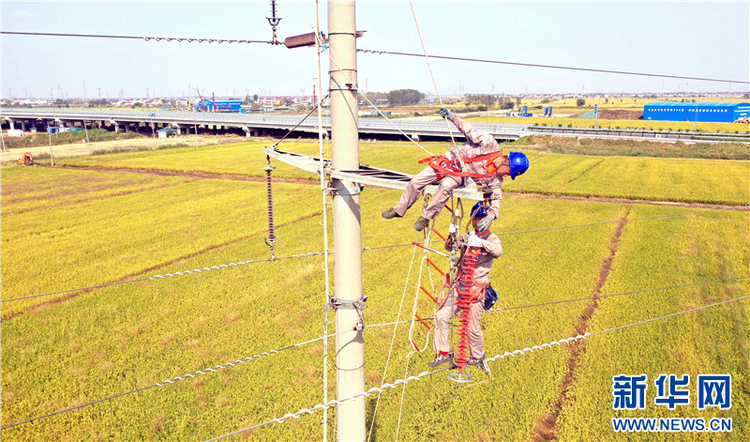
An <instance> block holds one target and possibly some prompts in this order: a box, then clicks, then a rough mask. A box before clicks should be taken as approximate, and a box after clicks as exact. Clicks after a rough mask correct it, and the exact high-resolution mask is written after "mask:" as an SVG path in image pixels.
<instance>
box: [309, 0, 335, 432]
mask: <svg viewBox="0 0 750 442" xmlns="http://www.w3.org/2000/svg"><path fill="white" fill-rule="evenodd" d="M321 39H322V37H321V32H320V11H319V6H318V0H315V60H316V62H317V68H318V94H317V95H318V96H317V101H316V108H317V110H318V153H319V154H320V172H319V175H320V190H321V194H322V200H323V253H324V258H323V274H324V280H325V281H324V282H325V288H326V291H325V303H326V304H325V305H326V307H324V308H323V336H327V335H328V325H329V324H331V321H329V320H328V308H327V306H328V305H329V304H330V302H331V280H330V272H329V269H328V207H327V205H326V204H327V202H328V189H327V188H326V176H325V157H324V156H323V100H322V99H321V95H322V94H323V78H322V77H323V71H322V69H321V66H320V52H321ZM313 95H315V93H314V91H313ZM329 95H330V91H328V94H327V95H326V96H329ZM328 365H329V364H328V340H327V339H326V340H324V341H323V402H328ZM323 442H328V410H325V411H323Z"/></svg>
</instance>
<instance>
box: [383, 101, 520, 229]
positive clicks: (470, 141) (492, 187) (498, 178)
mask: <svg viewBox="0 0 750 442" xmlns="http://www.w3.org/2000/svg"><path fill="white" fill-rule="evenodd" d="M439 112H440V115H442V116H443V117H444V118H447V119H449V120H451V122H453V124H454V125H456V127H457V128H458V130H460V131H461V133H463V134H464V136H466V140H467V141H466V142H465V143H464V144H461V145H459V146H456V147H454V148H453V149H451V150H449V151H448V152H446V153H445V155H439V156H434V157H429V158H426V159H424V160H422V161H420V162H427V163H428V167H426V168H424V169H423V170H422V171H421V172H419V173H418V174H416V175H414V177H413V178H412V179H411V181H409V185H408V186H407V187H406V190H405V191H404V193H403V194H402V195H401V198H400V199H399V201H398V203H397V204H396V205H395V206H393V207H391V208H390V209H388V210H386V211H385V212H383V218H385V219H392V218H401V217H403V216H404V214H405V213H406V211H407V210H409V208H410V207H411V206H412V205H413V204H414V203H415V202H416V201H417V199H419V197H420V196H421V195H422V192H423V191H424V188H425V187H427V186H428V185H430V184H433V183H436V182H438V181H440V185H439V186H438V190H437V192H436V193H435V196H434V197H433V198H432V199H431V200H430V202H429V203H428V204H427V206H426V207H425V208H424V210H423V211H422V215H421V216H420V217H419V219H418V220H417V222H416V223H414V228H415V229H416V230H417V231H422V230H423V229H424V228H425V227H427V226H428V225H429V223H430V221H431V220H433V219H435V217H436V216H437V215H438V213H440V211H441V210H442V208H443V206H445V203H446V202H447V201H448V199H449V198H450V196H451V192H452V191H453V189H455V188H457V187H460V186H463V185H465V183H466V182H467V180H468V179H469V178H471V179H473V180H474V181H475V182H476V184H477V185H478V187H479V188H480V189H479V190H481V191H482V192H483V193H485V194H487V195H489V200H490V207H489V209H488V210H489V211H488V213H487V216H485V217H484V218H483V219H482V223H483V226H482V227H483V228H484V229H485V230H487V229H489V226H490V224H492V221H493V220H495V219H497V217H498V215H499V211H500V200H501V199H502V190H501V186H502V184H503V178H504V177H506V176H509V177H510V178H511V179H513V180H515V179H516V177H517V176H519V175H522V174H523V173H525V172H526V171H527V170H528V169H529V158H528V157H527V156H526V155H524V154H523V153H521V152H510V154H509V155H504V154H503V149H502V148H501V147H500V145H499V144H498V143H497V141H496V140H495V138H494V137H493V136H492V135H491V134H489V133H486V132H481V131H479V130H477V129H475V128H474V127H473V126H471V125H470V124H469V123H467V122H466V121H464V120H463V119H461V118H459V117H458V116H456V114H454V113H453V112H451V111H450V110H448V109H446V108H444V107H441V108H440V111H439Z"/></svg>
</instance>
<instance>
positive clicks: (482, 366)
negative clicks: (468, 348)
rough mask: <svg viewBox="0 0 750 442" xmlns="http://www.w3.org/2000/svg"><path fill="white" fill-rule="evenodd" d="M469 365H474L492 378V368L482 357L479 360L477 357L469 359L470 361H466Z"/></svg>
mask: <svg viewBox="0 0 750 442" xmlns="http://www.w3.org/2000/svg"><path fill="white" fill-rule="evenodd" d="M466 364H467V365H474V366H476V367H477V368H478V369H480V370H482V371H483V372H484V373H485V374H486V375H487V376H492V372H491V371H490V366H489V364H487V360H486V359H485V358H484V356H482V357H481V358H479V359H477V358H475V357H471V358H469V360H468V361H466Z"/></svg>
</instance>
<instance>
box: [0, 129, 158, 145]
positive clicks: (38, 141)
mask: <svg viewBox="0 0 750 442" xmlns="http://www.w3.org/2000/svg"><path fill="white" fill-rule="evenodd" d="M135 138H146V136H145V135H139V134H137V133H135V132H127V133H125V132H110V131H108V130H105V129H91V130H89V131H88V137H87V134H86V132H84V131H80V132H78V131H77V132H64V133H58V134H51V135H49V134H47V133H44V132H37V133H35V134H32V135H26V136H23V137H12V138H7V139H6V140H5V145H6V147H7V148H8V149H13V148H25V147H39V146H42V147H43V146H49V144H50V142H51V143H52V145H53V146H59V145H61V144H71V143H80V142H81V140H86V139H88V140H89V142H91V143H96V142H99V141H114V140H132V139H135Z"/></svg>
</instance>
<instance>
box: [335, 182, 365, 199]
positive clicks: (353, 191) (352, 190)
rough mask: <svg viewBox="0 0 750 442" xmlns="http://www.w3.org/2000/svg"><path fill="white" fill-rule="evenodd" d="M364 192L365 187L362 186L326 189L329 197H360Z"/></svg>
mask: <svg viewBox="0 0 750 442" xmlns="http://www.w3.org/2000/svg"><path fill="white" fill-rule="evenodd" d="M363 190H365V186H363V185H361V184H360V185H359V186H357V187H336V188H333V187H330V188H328V189H326V193H327V194H328V195H341V196H344V195H349V196H351V195H359V194H360V193H362V191H363Z"/></svg>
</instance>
